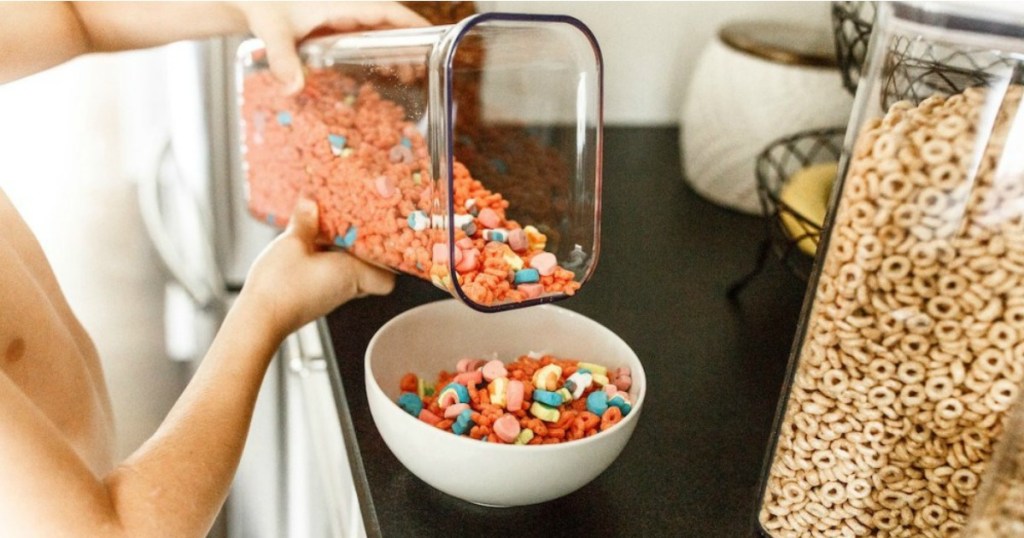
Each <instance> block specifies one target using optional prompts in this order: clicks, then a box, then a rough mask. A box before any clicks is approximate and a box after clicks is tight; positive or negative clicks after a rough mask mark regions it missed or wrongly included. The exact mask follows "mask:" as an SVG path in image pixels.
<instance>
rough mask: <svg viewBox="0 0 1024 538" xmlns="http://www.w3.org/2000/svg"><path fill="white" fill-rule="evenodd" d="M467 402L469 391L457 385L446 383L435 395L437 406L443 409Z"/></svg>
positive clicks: (463, 386)
mask: <svg viewBox="0 0 1024 538" xmlns="http://www.w3.org/2000/svg"><path fill="white" fill-rule="evenodd" d="M467 402H469V389H467V388H466V386H465V385H460V384H458V383H448V384H447V385H445V386H444V389H442V390H441V393H440V394H438V395H437V405H438V407H440V408H441V409H444V408H446V407H448V406H449V405H452V404H457V403H467Z"/></svg>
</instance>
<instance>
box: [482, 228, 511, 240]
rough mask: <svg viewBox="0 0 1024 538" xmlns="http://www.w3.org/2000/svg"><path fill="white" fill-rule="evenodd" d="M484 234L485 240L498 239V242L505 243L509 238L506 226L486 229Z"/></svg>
mask: <svg viewBox="0 0 1024 538" xmlns="http://www.w3.org/2000/svg"><path fill="white" fill-rule="evenodd" d="M483 236H484V241H497V242H498V243H504V242H505V241H507V240H508V230H506V229H504V228H494V229H490V230H484V233H483Z"/></svg>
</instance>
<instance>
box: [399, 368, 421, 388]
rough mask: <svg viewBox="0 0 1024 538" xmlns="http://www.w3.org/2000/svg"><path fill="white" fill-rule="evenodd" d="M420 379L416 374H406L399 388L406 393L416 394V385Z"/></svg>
mask: <svg viewBox="0 0 1024 538" xmlns="http://www.w3.org/2000/svg"><path fill="white" fill-rule="evenodd" d="M417 380H419V378H418V377H416V374H412V373H409V374H405V375H403V376H402V380H401V381H399V382H398V388H399V389H401V390H402V391H404V392H416V385H417Z"/></svg>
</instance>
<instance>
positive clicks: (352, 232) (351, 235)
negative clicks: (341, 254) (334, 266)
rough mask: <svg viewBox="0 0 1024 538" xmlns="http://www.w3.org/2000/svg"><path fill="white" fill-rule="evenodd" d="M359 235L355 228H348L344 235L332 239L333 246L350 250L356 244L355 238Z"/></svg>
mask: <svg viewBox="0 0 1024 538" xmlns="http://www.w3.org/2000/svg"><path fill="white" fill-rule="evenodd" d="M358 235H359V230H358V229H357V228H356V227H355V226H349V227H348V230H347V231H345V235H339V236H338V237H335V238H334V244H335V245H337V246H339V247H341V248H350V247H351V246H352V245H354V244H356V237H357V236H358Z"/></svg>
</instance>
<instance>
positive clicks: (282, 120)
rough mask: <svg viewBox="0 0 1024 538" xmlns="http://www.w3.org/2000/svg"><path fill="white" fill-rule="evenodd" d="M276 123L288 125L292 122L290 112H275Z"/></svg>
mask: <svg viewBox="0 0 1024 538" xmlns="http://www.w3.org/2000/svg"><path fill="white" fill-rule="evenodd" d="M277 123H278V124H280V125H284V126H285V127H288V126H290V125H291V124H292V113H291V112H287V111H284V110H282V111H281V112H278V113H277Z"/></svg>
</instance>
